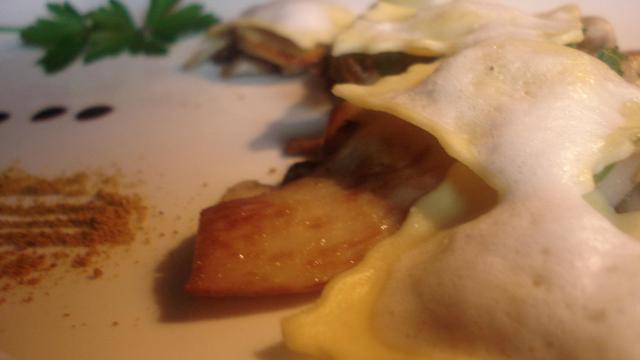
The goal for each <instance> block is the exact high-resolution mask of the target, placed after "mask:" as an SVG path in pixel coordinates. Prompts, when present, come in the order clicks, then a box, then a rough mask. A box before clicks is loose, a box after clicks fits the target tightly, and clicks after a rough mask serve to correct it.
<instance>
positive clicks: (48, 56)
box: [3, 0, 218, 73]
mask: <svg viewBox="0 0 640 360" xmlns="http://www.w3.org/2000/svg"><path fill="white" fill-rule="evenodd" d="M179 2H180V0H151V1H150V4H149V8H148V10H147V14H146V16H145V18H144V23H143V24H142V26H140V27H138V26H136V23H135V22H134V20H133V19H132V17H131V15H130V14H129V11H128V10H127V8H126V7H125V6H124V5H123V4H122V3H121V2H120V1H118V0H110V1H109V2H108V3H107V4H106V5H103V6H101V7H99V8H97V9H95V10H92V11H89V12H87V13H84V14H83V13H80V12H79V11H78V10H77V9H76V8H74V7H73V6H72V5H71V4H70V3H68V2H64V3H50V4H47V9H48V10H49V13H50V17H49V18H41V19H37V20H36V21H35V22H34V23H33V24H31V25H29V26H28V27H26V28H23V29H20V36H21V38H22V41H23V42H24V43H25V44H26V45H30V46H35V47H39V48H42V49H43V50H44V51H45V53H44V55H43V56H42V57H41V58H40V59H39V60H38V64H39V65H41V66H42V68H43V69H44V70H45V71H46V72H47V73H55V72H58V71H61V70H62V69H64V68H65V67H67V66H68V65H69V64H71V63H72V62H74V61H75V60H76V59H78V58H80V57H81V58H82V60H83V62H84V63H85V64H89V63H92V62H94V61H97V60H100V59H103V58H105V57H109V56H116V55H119V54H121V53H123V52H129V53H131V54H144V55H162V54H165V53H167V51H168V47H169V45H171V44H172V43H174V42H175V41H176V40H177V39H178V38H179V37H181V36H183V35H186V34H188V33H192V32H197V31H201V30H204V29H206V28H207V27H208V26H210V25H212V24H214V23H216V22H217V21H218V19H217V18H216V17H215V16H214V15H211V14H207V13H205V12H204V10H203V8H202V6H201V5H198V4H191V5H187V6H184V7H179V6H178V3H179ZM3 29H4V31H11V30H15V29H12V28H3Z"/></svg>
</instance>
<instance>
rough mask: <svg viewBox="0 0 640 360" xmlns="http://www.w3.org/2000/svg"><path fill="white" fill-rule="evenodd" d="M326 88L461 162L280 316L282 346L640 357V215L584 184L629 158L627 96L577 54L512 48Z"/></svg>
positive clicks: (632, 112)
mask: <svg viewBox="0 0 640 360" xmlns="http://www.w3.org/2000/svg"><path fill="white" fill-rule="evenodd" d="M335 93H336V94H337V95H338V96H341V97H343V98H345V99H347V100H348V101H350V102H352V103H354V104H356V105H359V106H362V107H365V108H369V109H373V110H378V111H384V112H388V113H390V114H393V115H395V116H398V117H399V118H402V119H404V120H406V121H409V122H411V123H413V124H414V125H416V126H418V127H420V128H422V129H424V130H426V131H428V132H430V133H432V134H433V135H435V136H436V138H438V140H439V141H440V143H441V144H442V146H443V147H444V148H445V150H446V151H447V152H448V153H449V154H450V155H451V156H452V157H454V158H455V159H457V160H458V161H459V162H460V163H459V164H458V165H456V166H454V167H453V168H452V169H451V171H450V173H449V176H448V177H447V178H446V179H445V181H444V182H443V183H442V184H441V185H440V186H439V187H438V188H437V189H436V190H434V191H433V192H431V193H430V194H427V195H426V196H425V197H424V198H423V199H422V200H420V201H419V203H418V204H417V205H416V206H415V207H414V208H413V210H412V211H411V214H410V216H409V217H408V219H407V221H406V222H405V224H404V225H403V227H402V229H401V230H400V232H398V233H397V234H396V235H395V236H394V237H392V238H390V239H387V240H385V241H384V242H382V243H380V244H379V245H378V246H377V247H376V248H374V249H373V251H372V252H370V254H369V255H368V256H367V257H366V258H365V260H364V261H363V262H362V263H361V264H360V265H359V266H357V267H356V268H354V269H353V270H351V271H349V272H347V273H345V274H343V275H342V276H340V277H338V278H337V279H336V280H334V281H333V282H331V283H330V284H329V286H327V288H326V289H325V291H324V293H323V295H322V298H321V299H320V300H319V302H318V303H316V304H315V305H313V306H311V307H310V308H308V309H306V310H304V311H303V312H301V313H299V314H297V315H294V316H293V317H290V318H287V319H285V321H284V322H283V333H284V337H285V341H286V343H287V345H288V346H289V347H291V348H292V349H294V350H297V351H300V352H303V353H308V354H312V355H315V356H318V357H330V358H335V359H521V360H527V359H638V358H640V346H639V345H638V342H637V334H638V333H640V307H638V305H637V302H638V299H640V280H639V279H640V278H639V277H638V274H640V243H639V242H638V239H639V237H640V232H639V230H640V213H639V212H631V213H627V214H622V215H621V214H617V213H615V212H614V211H613V210H612V209H611V208H610V206H609V205H608V204H607V203H606V201H604V200H603V198H602V196H601V194H599V193H598V192H597V190H596V188H595V184H594V180H593V174H594V173H597V172H599V171H600V170H602V169H603V168H604V167H605V166H606V165H607V164H610V163H613V162H616V161H619V160H622V159H625V158H627V157H629V156H631V155H632V154H633V153H634V152H637V142H638V138H639V134H640V90H639V89H638V88H637V87H635V86H633V85H631V84H628V83H626V82H625V81H624V80H623V79H621V78H620V77H619V76H618V75H617V74H616V73H614V72H613V71H611V70H610V69H609V68H608V67H607V66H606V65H604V64H603V63H601V62H600V61H598V60H597V59H594V58H593V57H591V56H589V55H586V54H584V53H581V52H579V51H577V50H574V49H571V48H568V47H564V46H558V45H555V44H552V43H549V42H546V41H538V40H524V39H521V40H516V39H510V40H495V41H488V42H483V43H481V44H478V45H475V46H471V47H468V48H466V49H464V50H462V51H460V52H459V53H457V54H455V55H453V56H452V57H450V58H448V59H447V60H445V61H443V62H442V63H441V64H440V65H416V66H414V67H412V68H410V70H409V71H408V72H407V73H406V74H403V75H399V76H395V77H391V78H387V79H383V80H381V81H380V82H378V83H376V84H375V85H373V86H358V85H341V86H338V87H336V88H335ZM493 189H494V190H493Z"/></svg>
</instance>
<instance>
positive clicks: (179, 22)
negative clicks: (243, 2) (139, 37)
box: [144, 0, 218, 43]
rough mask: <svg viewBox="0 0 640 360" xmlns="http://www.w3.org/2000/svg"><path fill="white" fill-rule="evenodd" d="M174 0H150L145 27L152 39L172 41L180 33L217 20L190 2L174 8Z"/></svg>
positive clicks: (203, 27) (175, 2)
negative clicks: (182, 6) (177, 8)
mask: <svg viewBox="0 0 640 360" xmlns="http://www.w3.org/2000/svg"><path fill="white" fill-rule="evenodd" d="M176 4H177V1H176V0H151V5H150V7H149V11H148V14H147V18H146V21H145V25H144V27H145V29H146V30H147V31H148V33H150V34H151V37H153V38H154V39H157V40H160V41H163V42H166V43H172V42H174V41H176V40H177V39H178V37H180V36H182V35H186V34H188V33H191V32H196V31H200V30H203V29H206V28H207V27H209V26H210V25H212V24H214V23H215V22H217V21H218V19H217V18H215V17H214V16H212V15H209V14H206V13H205V12H204V10H203V8H202V6H200V5H197V4H192V5H189V6H186V7H184V8H182V9H179V10H176V9H175V8H176Z"/></svg>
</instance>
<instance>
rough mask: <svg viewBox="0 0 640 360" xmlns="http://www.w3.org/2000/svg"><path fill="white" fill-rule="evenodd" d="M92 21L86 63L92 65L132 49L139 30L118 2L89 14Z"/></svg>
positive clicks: (110, 3)
mask: <svg viewBox="0 0 640 360" xmlns="http://www.w3.org/2000/svg"><path fill="white" fill-rule="evenodd" d="M87 17H88V18H89V19H90V20H91V21H92V24H93V33H92V34H91V36H90V37H89V42H88V45H87V52H86V53H85V55H84V62H85V63H91V62H94V61H96V60H99V59H101V58H103V57H107V56H114V55H118V54H120V53H121V52H123V51H125V50H127V49H130V48H131V46H132V43H134V42H135V40H136V36H137V34H138V30H137V29H136V26H135V24H134V23H133V20H131V16H130V15H129V12H128V11H127V9H126V8H125V7H124V6H123V5H122V3H120V2H119V1H116V0H111V1H109V4H108V5H106V6H103V7H100V8H98V9H97V10H94V11H92V12H90V13H89V14H87Z"/></svg>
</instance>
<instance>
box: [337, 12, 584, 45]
mask: <svg viewBox="0 0 640 360" xmlns="http://www.w3.org/2000/svg"><path fill="white" fill-rule="evenodd" d="M503 37H509V38H513V37H526V38H536V39H545V40H548V41H552V42H555V43H558V44H569V43H579V42H580V41H582V39H583V33H582V23H581V21H580V10H579V8H578V7H577V6H574V5H568V6H564V7H560V8H558V9H556V10H553V11H549V12H547V13H543V14H539V15H535V16H534V15H528V14H525V13H522V12H520V11H518V10H515V9H513V8H510V7H507V6H504V5H501V4H497V3H494V2H492V1H486V0H484V1H483V0H453V1H450V2H446V3H444V4H441V3H438V2H432V1H420V2H416V1H408V2H401V1H398V2H395V3H389V2H379V3H377V4H376V6H375V7H373V8H372V9H371V10H369V11H368V12H367V13H365V14H364V15H363V16H362V17H360V18H359V19H358V20H356V21H355V23H354V24H353V25H352V26H351V27H349V29H347V30H346V31H344V32H343V33H341V34H340V35H339V36H338V37H337V38H336V40H335V42H334V45H333V55H334V56H340V55H345V54H354V53H365V54H378V53H384V52H402V53H406V54H410V55H416V56H441V55H447V54H451V53H453V52H455V51H457V50H459V49H461V48H464V47H466V46H470V45H473V44H476V43H478V42H481V41H485V40H490V39H497V38H503Z"/></svg>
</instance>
